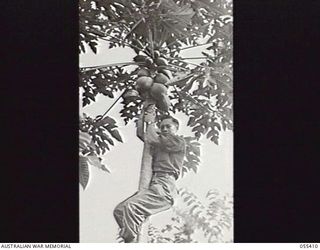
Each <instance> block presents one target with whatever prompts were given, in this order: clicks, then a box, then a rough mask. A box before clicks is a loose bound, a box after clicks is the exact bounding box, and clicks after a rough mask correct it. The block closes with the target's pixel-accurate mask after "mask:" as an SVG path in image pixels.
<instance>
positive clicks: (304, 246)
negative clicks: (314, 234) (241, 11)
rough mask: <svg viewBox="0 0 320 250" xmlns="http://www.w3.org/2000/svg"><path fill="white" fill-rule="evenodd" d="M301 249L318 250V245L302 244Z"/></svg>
mask: <svg viewBox="0 0 320 250" xmlns="http://www.w3.org/2000/svg"><path fill="white" fill-rule="evenodd" d="M300 248H318V244H314V243H302V244H300Z"/></svg>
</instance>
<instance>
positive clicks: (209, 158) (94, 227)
mask: <svg viewBox="0 0 320 250" xmlns="http://www.w3.org/2000/svg"><path fill="white" fill-rule="evenodd" d="M107 45H108V44H107V42H101V44H100V45H99V48H98V55H95V54H94V53H92V52H91V51H90V52H89V51H88V52H87V53H86V54H81V55H80V67H83V66H95V65H105V64H110V63H118V62H119V63H120V62H128V61H132V57H133V56H134V52H132V51H131V50H130V49H124V48H113V49H108V46H107ZM183 56H184V57H196V56H201V48H199V47H198V48H194V49H190V50H185V51H184V54H183ZM190 62H196V63H200V62H199V60H197V61H191V60H190ZM113 101H114V99H112V100H110V99H109V98H108V97H104V96H102V95H101V96H99V98H98V101H96V102H95V103H94V104H91V105H89V106H86V107H85V108H82V107H80V112H81V113H82V112H85V113H87V114H88V115H89V116H92V117H94V116H96V115H101V114H103V113H104V112H105V111H106V110H107V109H108V107H109V106H110V105H111V104H112V103H113ZM80 104H81V102H80ZM120 110H121V104H120V102H119V103H118V104H117V105H115V106H114V107H113V109H112V110H111V111H110V112H109V114H108V115H109V116H111V117H113V118H114V119H116V120H117V123H118V125H119V130H120V133H121V135H122V138H123V139H124V143H116V144H115V146H114V147H112V149H111V151H110V152H107V154H106V155H105V156H104V157H103V163H105V164H106V166H107V168H108V169H109V170H110V171H111V174H109V173H107V172H104V171H102V170H99V169H97V168H94V167H90V172H91V180H90V182H89V185H88V187H87V189H86V190H85V191H83V190H82V188H81V187H80V242H92V243H94V242H95V243H99V242H105V243H112V242H116V235H117V232H118V228H117V225H116V222H115V220H114V218H113V215H112V211H113V209H114V207H115V206H116V205H117V204H118V203H119V202H121V201H123V200H124V199H126V198H127V197H128V196H130V195H132V194H133V193H134V192H136V191H137V188H138V182H139V172H140V164H141V156H142V149H143V144H142V142H141V141H140V140H139V139H138V138H136V136H135V124H134V123H133V122H131V123H129V124H128V125H127V126H125V124H124V122H123V120H122V118H120V115H119V111H120ZM175 117H176V118H178V119H179V121H180V123H181V128H180V130H179V133H178V134H181V135H192V133H191V130H190V128H187V127H186V124H187V121H188V117H186V116H185V115H184V114H178V115H175ZM200 142H201V144H202V147H201V165H200V168H199V172H198V173H197V174H194V173H193V172H192V173H188V174H187V175H185V177H184V178H182V179H180V180H179V181H178V183H177V185H178V187H179V188H180V187H184V188H187V189H188V190H189V191H192V192H193V193H194V194H196V195H197V196H198V197H199V198H200V199H204V196H205V194H206V193H207V191H208V190H210V189H218V190H219V191H220V192H221V193H229V194H231V195H232V194H233V133H232V132H231V131H227V132H223V133H221V137H220V145H219V146H217V145H215V144H214V143H213V142H211V141H210V140H207V139H201V140H200ZM163 214H165V212H164V213H163ZM167 217H168V216H167ZM164 218H165V215H162V214H159V215H156V216H155V217H154V219H153V220H152V222H154V223H155V224H156V221H157V220H163V219H164ZM232 231H233V230H231V231H230V233H229V235H228V236H229V237H232Z"/></svg>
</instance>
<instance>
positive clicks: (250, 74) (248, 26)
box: [234, 0, 320, 242]
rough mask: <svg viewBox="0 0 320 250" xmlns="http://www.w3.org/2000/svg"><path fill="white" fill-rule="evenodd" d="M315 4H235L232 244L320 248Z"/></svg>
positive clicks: (319, 7) (254, 0) (318, 21)
mask: <svg viewBox="0 0 320 250" xmlns="http://www.w3.org/2000/svg"><path fill="white" fill-rule="evenodd" d="M319 10H320V2H319V1H293V0H291V1H275V0H268V1H261V0H260V1H259V0H252V1H249V0H241V1H237V0H236V1H235V8H234V14H235V28H234V31H235V32H234V41H235V46H234V68H235V70H234V76H235V82H234V84H235V94H234V100H235V105H234V106H235V140H234V142H235V151H234V156H235V157H234V191H235V200H234V202H235V220H234V222H235V230H234V232H235V237H234V239H235V242H317V241H318V242H319V240H320V234H319V229H318V227H319V222H320V221H319V218H320V217H319V216H318V215H317V214H318V213H319V211H320V209H319V208H320V207H319V202H318V201H317V197H319V189H318V185H317V179H318V176H319V175H317V174H316V169H317V168H318V167H319V166H320V164H319V158H318V145H319V144H317V143H316V141H318V140H316V134H317V133H316V132H317V130H318V129H319V117H318V114H319V110H318V107H319V105H318V99H319V83H320V78H319V70H318V67H319V55H320V53H319V52H320V51H319V44H320V39H319V35H320V29H319V27H320V18H319Z"/></svg>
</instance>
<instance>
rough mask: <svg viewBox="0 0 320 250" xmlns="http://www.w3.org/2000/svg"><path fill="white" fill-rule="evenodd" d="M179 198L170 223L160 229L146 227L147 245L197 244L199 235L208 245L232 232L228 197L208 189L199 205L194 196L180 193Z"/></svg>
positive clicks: (185, 191)
mask: <svg viewBox="0 0 320 250" xmlns="http://www.w3.org/2000/svg"><path fill="white" fill-rule="evenodd" d="M180 199H181V205H180V204H179V207H174V214H173V216H172V218H171V223H170V224H167V225H165V226H164V227H161V228H157V227H155V226H154V225H153V224H149V227H148V236H149V242H150V243H164V242H166V243H196V242H198V241H199V232H201V233H202V236H203V237H204V239H205V240H206V241H207V242H209V243H211V242H224V241H225V240H223V236H224V234H225V233H226V232H227V231H229V230H231V229H232V216H233V215H232V207H233V203H232V199H231V197H229V196H228V195H221V194H220V193H219V192H218V191H217V190H209V191H208V193H207V195H206V200H205V202H201V201H200V200H199V199H198V198H197V197H196V196H195V195H194V194H193V193H191V192H189V191H187V190H180ZM201 241H203V240H201ZM230 241H231V239H229V240H227V242H230Z"/></svg>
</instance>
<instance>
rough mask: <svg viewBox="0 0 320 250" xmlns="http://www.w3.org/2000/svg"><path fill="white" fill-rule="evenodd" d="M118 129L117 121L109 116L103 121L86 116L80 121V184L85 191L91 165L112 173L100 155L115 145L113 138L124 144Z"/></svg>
mask: <svg viewBox="0 0 320 250" xmlns="http://www.w3.org/2000/svg"><path fill="white" fill-rule="evenodd" d="M116 128H117V126H116V125H115V121H114V120H113V119H112V118H110V117H108V116H107V117H105V118H103V119H102V118H100V117H98V118H96V119H92V118H90V117H88V116H86V115H85V116H84V117H83V118H81V119H80V135H79V154H80V155H79V182H80V184H81V186H82V187H83V189H85V188H86V187H87V185H88V182H89V178H90V172H89V165H91V166H94V167H97V168H99V169H101V170H104V171H106V172H109V173H110V171H109V170H108V169H107V168H106V166H105V165H104V164H102V163H101V161H102V159H101V158H100V157H99V154H100V153H101V152H105V151H106V149H108V150H109V149H110V146H109V145H114V142H113V140H112V138H111V137H113V138H114V139H116V140H118V141H120V142H122V139H121V136H120V133H119V131H118V130H117V129H116ZM106 132H108V133H106Z"/></svg>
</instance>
